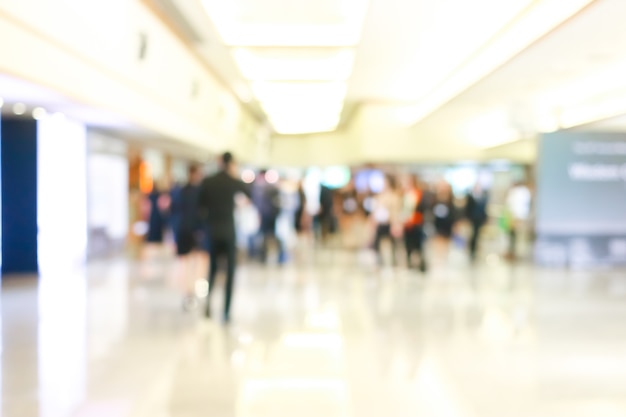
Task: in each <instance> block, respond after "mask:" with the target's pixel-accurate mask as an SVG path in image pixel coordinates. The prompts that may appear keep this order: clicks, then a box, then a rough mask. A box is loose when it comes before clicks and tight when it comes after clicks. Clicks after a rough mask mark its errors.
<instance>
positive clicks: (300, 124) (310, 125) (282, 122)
mask: <svg viewBox="0 0 626 417" xmlns="http://www.w3.org/2000/svg"><path fill="white" fill-rule="evenodd" d="M340 119H341V116H339V115H328V116H320V115H311V116H310V117H307V115H306V114H304V115H300V117H298V118H295V119H291V118H288V117H284V118H282V117H281V118H279V117H272V118H270V122H271V123H272V126H274V130H276V133H278V134H281V135H297V134H305V133H317V132H332V131H333V130H335V129H337V126H338V125H339V121H340Z"/></svg>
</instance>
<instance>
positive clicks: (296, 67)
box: [232, 48, 354, 81]
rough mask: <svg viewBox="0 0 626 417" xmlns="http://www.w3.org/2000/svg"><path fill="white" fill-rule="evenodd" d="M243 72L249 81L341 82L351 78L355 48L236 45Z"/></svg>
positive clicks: (234, 52)
mask: <svg viewBox="0 0 626 417" xmlns="http://www.w3.org/2000/svg"><path fill="white" fill-rule="evenodd" d="M232 54H233V58H234V59H235V62H236V64H237V66H238V67H239V71H240V72H241V74H242V75H243V76H244V78H246V79H248V80H253V81H257V80H264V81H338V80H342V81H343V80H347V79H348V78H349V77H350V74H351V73H352V67H353V65H354V51H353V50H350V49H341V50H338V51H337V50H330V51H329V50H310V49H306V50H303V49H291V48H290V49H286V50H284V49H271V50H269V51H268V50H254V49H248V48H236V49H234V50H233V51H232Z"/></svg>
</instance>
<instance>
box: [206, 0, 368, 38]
mask: <svg viewBox="0 0 626 417" xmlns="http://www.w3.org/2000/svg"><path fill="white" fill-rule="evenodd" d="M286 1H290V0H286ZM275 3H276V4H274V5H271V4H270V5H264V9H263V10H252V11H250V10H243V9H246V8H249V7H250V3H248V4H245V3H243V4H242V2H241V1H237V0H203V1H202V5H203V6H204V9H205V11H206V13H207V15H208V16H209V18H210V19H211V20H212V21H213V24H214V25H215V28H216V29H217V31H218V33H219V35H220V37H221V38H222V40H223V42H224V43H225V44H226V45H228V46H298V47H303V46H332V47H339V46H356V45H357V44H358V43H359V41H360V39H361V32H362V29H363V22H364V20H365V15H366V13H367V8H368V0H341V1H338V2H336V3H338V4H336V5H334V7H335V8H339V9H340V10H334V11H326V12H328V13H325V11H321V12H319V11H318V13H317V14H315V15H312V16H311V17H310V18H309V19H308V20H309V21H308V22H305V21H300V22H299V21H298V20H301V19H302V15H301V14H302V12H301V11H299V12H291V13H292V14H294V15H295V16H296V17H297V18H295V19H292V20H291V21H295V22H297V23H293V24H287V23H283V22H286V21H288V20H287V19H286V17H289V13H290V12H289V10H288V8H287V7H281V4H280V2H275ZM304 4H305V5H306V6H305V7H311V8H312V10H314V11H317V10H316V9H315V7H323V6H327V5H328V4H331V3H329V2H325V3H324V2H306V3H304ZM286 9H287V10H286ZM257 11H258V12H259V13H258V15H260V18H259V21H256V22H250V19H249V15H253V16H257V13H256V12H257ZM320 14H321V15H320ZM326 14H328V16H324V15H326ZM323 17H326V21H323V20H324V19H323ZM338 20H339V22H337V21H338ZM317 22H319V23H317Z"/></svg>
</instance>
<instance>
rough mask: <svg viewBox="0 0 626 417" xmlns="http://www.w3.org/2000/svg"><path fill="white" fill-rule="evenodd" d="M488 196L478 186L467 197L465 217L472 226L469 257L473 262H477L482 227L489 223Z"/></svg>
mask: <svg viewBox="0 0 626 417" xmlns="http://www.w3.org/2000/svg"><path fill="white" fill-rule="evenodd" d="M488 201H489V200H488V195H487V192H486V191H485V190H483V189H482V187H481V186H480V184H476V185H475V186H474V189H473V190H472V192H471V193H469V194H468V195H467V201H466V203H465V216H466V217H467V219H468V220H469V222H470V224H471V226H472V237H471V238H470V241H469V255H470V259H471V260H472V261H475V260H476V252H477V249H478V238H479V237H480V231H481V229H482V227H483V226H484V225H485V223H487V218H488V216H487V204H488Z"/></svg>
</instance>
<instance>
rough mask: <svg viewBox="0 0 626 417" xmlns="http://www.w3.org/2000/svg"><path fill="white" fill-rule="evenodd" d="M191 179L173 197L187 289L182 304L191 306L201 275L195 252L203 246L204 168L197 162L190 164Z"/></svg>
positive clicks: (178, 250) (181, 266) (194, 299)
mask: <svg viewBox="0 0 626 417" xmlns="http://www.w3.org/2000/svg"><path fill="white" fill-rule="evenodd" d="M188 175H189V179H188V183H187V184H186V185H185V186H184V187H182V188H181V189H180V190H179V191H178V194H177V196H176V198H175V199H173V200H172V210H171V211H172V216H175V217H176V219H177V220H176V222H175V229H174V237H175V239H176V254H177V255H178V257H179V260H180V273H181V277H180V278H181V285H182V287H183V291H184V293H185V298H184V299H183V308H184V309H185V310H188V309H190V308H191V307H192V306H194V305H195V301H196V298H195V296H194V288H195V287H194V284H195V280H196V279H197V278H198V276H197V275H196V272H197V271H196V270H195V269H196V268H194V263H195V262H194V261H197V262H198V263H199V262H200V260H199V259H198V258H199V257H200V255H199V254H197V253H194V251H196V250H197V249H199V248H200V247H201V243H202V242H201V239H202V234H201V232H202V225H201V222H200V219H199V218H198V210H197V207H198V192H199V184H200V181H201V180H202V171H201V170H200V169H199V167H197V166H196V165H192V166H191V167H189V174H188Z"/></svg>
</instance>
